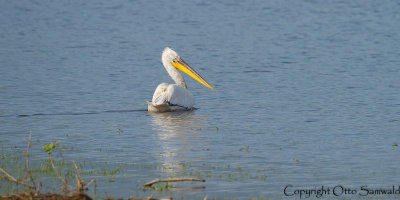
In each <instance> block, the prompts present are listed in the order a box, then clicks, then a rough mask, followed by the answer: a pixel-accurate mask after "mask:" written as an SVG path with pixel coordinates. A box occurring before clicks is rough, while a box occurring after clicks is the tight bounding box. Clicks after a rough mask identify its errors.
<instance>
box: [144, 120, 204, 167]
mask: <svg viewBox="0 0 400 200" xmlns="http://www.w3.org/2000/svg"><path fill="white" fill-rule="evenodd" d="M149 115H150V117H151V123H150V125H151V126H152V129H153V130H155V131H156V143H158V144H157V145H155V148H154V149H153V151H155V152H154V154H155V157H156V159H157V160H159V161H160V162H161V163H162V165H163V169H164V172H166V173H167V174H169V175H173V174H177V173H183V172H184V171H185V169H186V168H187V167H188V166H187V163H191V162H193V161H197V160H199V159H202V158H201V157H202V155H201V154H202V153H201V152H200V151H201V149H202V148H204V145H205V143H204V142H203V141H204V138H202V137H203V135H204V134H205V132H204V127H205V125H206V124H207V120H206V118H205V117H204V116H201V115H196V114H195V113H194V112H166V113H149ZM157 139H158V140H157ZM199 152H200V153H199Z"/></svg>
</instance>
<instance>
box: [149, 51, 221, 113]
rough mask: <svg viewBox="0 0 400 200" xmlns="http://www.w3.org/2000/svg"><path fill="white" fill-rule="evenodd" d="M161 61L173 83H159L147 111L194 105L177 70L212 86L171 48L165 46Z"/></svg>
mask: <svg viewBox="0 0 400 200" xmlns="http://www.w3.org/2000/svg"><path fill="white" fill-rule="evenodd" d="M161 61H162V63H163V65H164V67H165V69H166V70H167V72H168V74H169V76H171V78H172V80H174V81H175V84H168V83H161V84H160V85H158V86H157V89H156V91H155V92H154V94H153V99H152V102H148V101H147V104H148V109H147V110H148V111H149V112H168V111H180V110H191V109H193V105H194V97H193V95H192V93H190V91H189V90H188V89H187V87H186V82H185V79H183V77H182V75H181V73H179V71H178V70H177V69H179V70H181V71H183V72H185V73H186V74H188V75H189V76H191V77H192V78H194V79H195V80H197V81H199V82H200V83H202V84H203V85H205V86H207V87H209V88H211V89H212V90H214V88H213V87H212V86H211V85H210V84H208V83H207V82H206V81H205V80H204V79H203V78H202V77H201V76H200V75H199V74H198V73H197V72H196V71H194V70H193V69H192V68H191V67H190V66H189V65H188V64H187V63H186V62H185V61H183V60H182V58H181V57H179V55H178V54H177V53H176V52H175V51H174V50H172V49H171V48H168V47H166V48H165V49H164V51H163V53H162V55H161Z"/></svg>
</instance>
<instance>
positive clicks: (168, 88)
mask: <svg viewBox="0 0 400 200" xmlns="http://www.w3.org/2000/svg"><path fill="white" fill-rule="evenodd" d="M152 104H153V105H154V106H158V105H163V104H168V105H170V106H178V107H184V108H186V109H190V108H192V107H193V105H194V97H193V95H192V94H191V93H190V91H189V90H187V89H186V88H183V87H181V86H178V85H176V84H167V83H161V84H160V85H158V87H157V89H156V91H155V92H154V95H153V99H152Z"/></svg>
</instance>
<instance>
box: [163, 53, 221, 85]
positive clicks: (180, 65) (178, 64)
mask: <svg viewBox="0 0 400 200" xmlns="http://www.w3.org/2000/svg"><path fill="white" fill-rule="evenodd" d="M171 64H172V66H174V67H175V68H177V69H179V70H181V71H183V72H185V73H186V74H188V75H189V76H191V77H192V78H194V79H195V80H196V81H198V82H200V83H201V84H203V85H205V86H207V87H209V88H210V89H212V90H214V88H213V87H212V86H211V85H210V84H208V83H207V81H205V80H204V79H203V78H202V77H201V76H200V75H199V74H198V73H197V72H196V71H194V70H193V69H192V68H191V67H190V66H189V65H188V64H187V63H186V62H185V61H183V60H182V58H180V57H176V58H175V59H174V60H173V61H172V62H171Z"/></svg>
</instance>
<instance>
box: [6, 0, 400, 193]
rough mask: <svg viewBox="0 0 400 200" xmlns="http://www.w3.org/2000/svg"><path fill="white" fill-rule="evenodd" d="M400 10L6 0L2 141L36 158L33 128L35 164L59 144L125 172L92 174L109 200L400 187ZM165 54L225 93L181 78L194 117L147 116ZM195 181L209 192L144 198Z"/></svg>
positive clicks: (371, 5)
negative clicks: (171, 180)
mask: <svg viewBox="0 0 400 200" xmlns="http://www.w3.org/2000/svg"><path fill="white" fill-rule="evenodd" d="M399 10H400V3H399V1H389V0H388V1H364V0H355V1H294V0H289V1H280V0H272V1H258V0H254V1H203V0H195V1H153V0H146V1H105V0H104V1H47V0H43V1H42V0H41V1H0V77H1V78H0V144H1V145H5V146H14V147H16V148H17V149H20V150H21V151H22V150H25V148H26V141H27V138H28V133H29V130H30V129H32V132H33V143H32V149H31V155H32V156H31V157H32V158H31V159H32V160H31V163H32V166H35V165H39V164H38V163H39V162H40V161H41V160H44V159H46V158H47V154H46V153H45V152H44V151H43V150H42V149H41V146H42V145H44V144H48V143H50V142H56V141H58V142H59V143H60V144H61V145H63V146H65V147H66V149H65V150H63V155H64V156H65V158H66V159H69V160H76V161H78V162H85V163H87V165H86V170H90V169H93V170H95V169H102V168H106V169H114V168H117V169H121V172H120V173H117V174H116V175H114V176H112V180H110V179H109V178H107V177H105V176H101V175H96V176H94V175H87V176H86V177H85V178H86V179H91V178H97V179H98V180H100V181H99V182H98V184H97V195H100V196H107V195H109V196H113V197H124V198H128V197H132V196H136V197H146V196H148V195H150V194H155V196H156V197H169V196H171V197H174V198H180V197H187V198H189V199H191V198H199V199H200V198H203V197H208V198H222V197H228V198H231V197H235V198H239V199H246V198H250V197H257V198H261V197H267V198H271V199H279V198H286V197H285V194H284V187H285V186H286V185H288V184H291V185H293V187H292V188H291V189H292V190H294V189H296V188H308V189H313V188H317V187H321V186H322V185H324V186H327V187H328V186H329V187H334V186H336V185H343V186H345V187H348V188H353V189H357V190H358V191H360V187H361V186H363V185H368V187H371V188H386V187H392V185H398V184H399V182H400V177H399V176H397V175H396V174H398V171H399V166H400V160H399V159H398V158H399V154H400V147H398V146H396V145H395V144H398V143H400V137H399V133H400V121H399V120H400V23H399V21H400V13H399ZM166 46H169V47H172V48H174V49H175V50H176V51H177V52H178V53H179V54H180V56H181V57H182V58H183V59H184V60H185V61H186V62H187V63H189V64H190V65H191V66H192V67H193V68H195V69H196V70H197V71H198V72H199V74H201V75H202V76H203V77H204V78H205V79H206V80H207V81H208V82H209V83H210V84H211V85H212V86H213V87H215V90H214V91H211V90H210V89H208V88H206V87H204V86H203V85H201V84H199V83H198V82H196V81H195V80H193V79H192V78H190V77H189V76H187V75H184V78H185V79H186V82H187V84H188V88H189V89H190V90H191V92H192V93H193V95H194V96H195V98H196V108H198V109H197V110H194V111H191V112H179V113H163V114H153V113H148V112H147V111H145V110H146V109H147V105H146V103H145V101H150V100H151V97H152V94H153V92H154V90H155V88H156V87H157V85H158V84H159V83H161V82H168V83H172V80H171V79H170V77H169V76H168V74H167V72H166V71H165V69H164V68H163V66H162V64H161V52H162V50H163V49H164V47H166ZM189 176H190V177H198V178H204V179H206V182H205V183H193V184H188V183H178V184H176V185H175V186H176V188H173V189H171V191H169V192H157V191H152V190H143V189H142V187H141V185H142V184H144V183H145V182H147V181H150V180H153V179H156V178H167V177H189ZM101 180H103V181H101ZM92 190H93V189H92V188H90V190H89V194H92V192H93V191H92ZM298 197H299V196H291V197H288V198H298ZM325 197H332V198H334V197H335V196H332V195H330V196H329V195H327V196H325ZM341 197H345V198H352V197H354V195H342V196H341ZM378 197H381V198H389V199H392V198H397V197H398V196H390V195H389V196H379V195H378Z"/></svg>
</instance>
